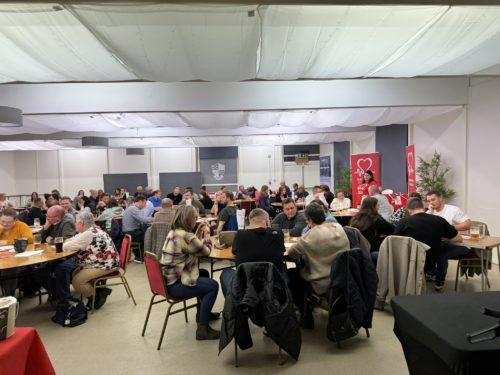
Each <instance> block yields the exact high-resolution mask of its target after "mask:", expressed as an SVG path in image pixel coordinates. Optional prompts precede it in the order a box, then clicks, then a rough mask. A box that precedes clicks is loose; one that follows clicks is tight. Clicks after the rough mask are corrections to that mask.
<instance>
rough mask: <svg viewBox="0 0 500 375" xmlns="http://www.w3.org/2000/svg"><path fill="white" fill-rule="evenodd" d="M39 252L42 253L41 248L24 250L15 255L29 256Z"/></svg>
mask: <svg viewBox="0 0 500 375" xmlns="http://www.w3.org/2000/svg"><path fill="white" fill-rule="evenodd" d="M41 253H43V250H33V251H25V252H24V253H19V254H16V257H30V256H32V255H38V254H41Z"/></svg>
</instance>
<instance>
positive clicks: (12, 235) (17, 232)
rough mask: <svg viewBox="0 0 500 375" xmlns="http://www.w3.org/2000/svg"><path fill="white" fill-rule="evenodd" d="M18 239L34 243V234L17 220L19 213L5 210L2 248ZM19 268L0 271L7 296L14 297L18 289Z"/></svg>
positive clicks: (0, 220) (1, 220)
mask: <svg viewBox="0 0 500 375" xmlns="http://www.w3.org/2000/svg"><path fill="white" fill-rule="evenodd" d="M16 238H26V239H27V240H28V243H33V234H32V233H31V230H30V228H29V227H28V225H27V224H26V223H23V222H22V221H18V220H17V212H16V210H14V209H12V208H5V209H4V210H3V211H2V214H1V216H0V246H4V245H12V244H13V243H14V240H15V239H16ZM17 272H18V269H17V268H13V269H6V270H4V271H0V279H1V278H3V279H5V280H2V281H1V283H0V286H1V287H2V289H3V291H4V292H5V295H7V296H13V295H14V293H15V291H16V288H17Z"/></svg>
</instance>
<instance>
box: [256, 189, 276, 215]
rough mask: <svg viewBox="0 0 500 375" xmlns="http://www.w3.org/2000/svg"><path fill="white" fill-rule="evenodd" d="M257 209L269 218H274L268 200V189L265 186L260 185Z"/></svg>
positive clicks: (273, 212)
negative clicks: (265, 213) (264, 212)
mask: <svg viewBox="0 0 500 375" xmlns="http://www.w3.org/2000/svg"><path fill="white" fill-rule="evenodd" d="M259 208H262V209H263V210H264V211H266V212H267V213H268V214H269V215H270V216H274V215H275V214H276V212H275V211H274V209H273V207H272V206H271V201H270V200H269V187H268V186H267V185H262V187H261V188H260V194H259Z"/></svg>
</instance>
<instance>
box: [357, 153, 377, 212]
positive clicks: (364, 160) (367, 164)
mask: <svg viewBox="0 0 500 375" xmlns="http://www.w3.org/2000/svg"><path fill="white" fill-rule="evenodd" d="M368 170H369V171H372V172H373V179H374V181H373V182H371V183H369V184H366V183H365V182H364V180H363V176H364V174H365V171H368ZM351 175H352V206H353V207H358V205H360V204H361V199H363V196H366V195H368V186H370V185H377V186H380V156H379V154H378V152H374V153H372V154H358V155H351Z"/></svg>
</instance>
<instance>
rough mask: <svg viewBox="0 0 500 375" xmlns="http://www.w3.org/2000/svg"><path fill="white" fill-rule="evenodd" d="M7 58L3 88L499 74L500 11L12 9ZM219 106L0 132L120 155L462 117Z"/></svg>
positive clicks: (2, 60)
mask: <svg viewBox="0 0 500 375" xmlns="http://www.w3.org/2000/svg"><path fill="white" fill-rule="evenodd" d="M0 50H1V51H2V52H1V57H0V83H7V82H21V83H22V82H34V83H49V82H113V81H133V80H147V81H158V82H179V81H197V80H203V81H226V82H238V81H244V80H253V79H258V80H270V81H282V80H297V79H343V78H377V77H391V78H398V77H416V76H443V75H445V76H446V75H473V74H489V75H492V74H493V75H496V74H500V54H499V53H498V51H500V6H495V7H486V6H467V7H465V6H462V7H458V6H457V7H449V6H284V5H269V6H267V5H266V6H260V5H257V4H256V5H207V4H204V5H200V4H197V5H178V4H155V3H137V4H134V3H124V4H119V3H117V4H98V3H95V4H71V1H68V2H64V3H62V4H58V3H45V4H44V3H28V4H23V3H14V4H8V3H0ZM189 84H191V83H189ZM273 84H274V82H273ZM276 84H279V82H276ZM47 95H50V89H47ZM85 99H86V98H84V97H82V101H84V100H85ZM144 100H147V98H144ZM0 105H2V102H1V98H0ZM220 109H221V108H213V111H211V112H158V113H147V112H142V113H141V112H140V111H139V113H127V112H126V111H125V113H87V111H84V112H86V113H80V114H64V115H52V114H51V115H41V114H40V115H31V114H29V115H25V116H24V126H23V127H21V128H0V136H11V137H10V138H8V140H9V141H5V142H0V150H11V149H58V148H66V147H80V141H79V136H81V135H82V134H83V133H85V134H86V135H89V133H92V135H103V136H108V137H110V138H111V139H110V146H111V147H127V146H129V147H132V146H135V147H137V146H141V147H180V146H201V145H212V146H217V145H231V144H232V145H261V144H263V145H266V144H294V143H324V142H333V141H338V140H346V139H348V138H346V137H347V136H350V137H351V138H350V139H354V138H355V137H357V138H358V139H359V137H364V136H366V133H365V132H360V131H356V132H352V131H350V128H356V127H360V126H365V125H368V126H381V125H387V124H393V123H418V122H419V121H423V120H426V119H429V118H432V117H434V116H438V115H440V114H443V113H446V112H449V111H457V112H461V111H462V107H457V106H433V107H370V108H323V109H315V110H280V109H279V108H276V110H270V111H229V112H221V111H220ZM339 126H340V127H343V129H344V130H342V131H344V132H345V133H344V134H343V135H342V134H341V133H339V132H338V130H337V128H338V127H339ZM132 130H134V134H133V135H131V131H132ZM351 130H352V129H351ZM354 130H356V129H354ZM330 131H332V133H329V132H330ZM333 132H335V133H333ZM62 133H64V134H62ZM67 133H73V134H74V135H75V137H74V138H73V137H72V136H68V134H67ZM28 134H29V135H33V134H36V135H40V137H39V139H38V140H33V137H32V136H31V137H25V138H23V135H28ZM61 134H62V135H61ZM252 134H254V135H253V136H252ZM363 134H365V135H363ZM12 137H15V139H14V138H12ZM4 140H5V139H4Z"/></svg>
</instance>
